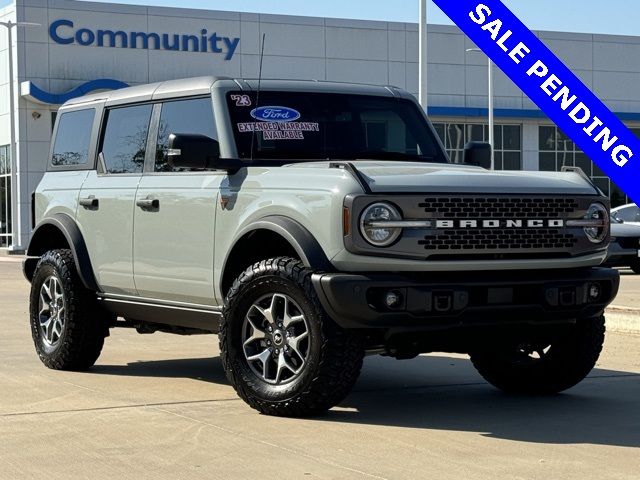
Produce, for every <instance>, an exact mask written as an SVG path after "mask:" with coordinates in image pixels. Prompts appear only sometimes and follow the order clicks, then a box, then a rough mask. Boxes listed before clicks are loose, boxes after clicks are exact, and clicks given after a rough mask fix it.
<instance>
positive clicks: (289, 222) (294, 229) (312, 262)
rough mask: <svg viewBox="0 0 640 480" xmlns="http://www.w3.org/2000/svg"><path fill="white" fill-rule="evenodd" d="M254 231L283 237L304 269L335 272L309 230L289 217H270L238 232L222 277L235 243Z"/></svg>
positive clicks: (223, 270)
mask: <svg viewBox="0 0 640 480" xmlns="http://www.w3.org/2000/svg"><path fill="white" fill-rule="evenodd" d="M256 230H269V231H272V232H274V233H277V234H278V235H280V236H281V237H283V238H284V239H285V240H286V241H287V242H289V244H290V245H291V246H292V247H293V249H294V250H295V251H296V253H297V254H298V256H299V257H300V260H302V263H304V265H305V266H306V267H309V268H311V269H313V270H315V271H317V272H333V271H334V270H335V268H334V267H333V265H332V264H331V262H330V261H329V259H328V258H327V255H326V254H325V253H324V250H322V247H321V246H320V244H319V243H318V241H317V240H316V239H315V237H314V236H313V235H312V234H311V232H309V230H307V229H306V228H305V227H304V226H303V225H301V224H300V223H299V222H297V221H295V220H293V219H291V218H289V217H285V216H280V215H271V216H268V217H263V218H261V219H259V220H257V221H255V222H252V223H250V224H249V225H247V226H245V227H244V228H243V229H242V230H240V232H239V233H238V234H237V235H236V237H235V239H234V241H233V243H232V244H231V247H230V248H229V253H227V256H226V258H225V260H224V264H223V267H222V272H223V273H222V274H223V275H224V272H225V271H226V268H227V265H228V263H229V257H230V254H231V252H232V251H233V249H234V248H235V246H236V245H237V243H238V242H239V241H240V240H241V239H242V238H244V236H245V235H247V234H248V233H251V232H253V231H256Z"/></svg>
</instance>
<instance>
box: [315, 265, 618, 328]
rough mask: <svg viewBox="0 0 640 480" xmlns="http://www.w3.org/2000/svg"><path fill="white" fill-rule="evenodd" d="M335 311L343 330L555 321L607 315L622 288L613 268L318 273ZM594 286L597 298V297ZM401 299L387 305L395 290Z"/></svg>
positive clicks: (325, 299) (321, 291) (318, 284)
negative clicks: (386, 298) (595, 290)
mask: <svg viewBox="0 0 640 480" xmlns="http://www.w3.org/2000/svg"><path fill="white" fill-rule="evenodd" d="M313 284H314V287H315V289H316V292H317V293H318V296H319V297H320V301H321V303H322V305H323V307H324V308H325V310H326V311H327V313H328V314H329V315H330V316H331V318H333V319H334V320H335V321H336V322H337V323H338V324H339V325H340V326H342V327H343V328H375V329H393V328H403V329H406V328H416V329H420V330H421V329H446V328H451V327H458V326H478V325H500V324H516V323H527V324H537V323H540V324H542V323H554V322H561V321H566V320H574V319H579V318H588V317H593V316H596V315H600V314H601V313H602V312H603V311H604V309H605V308H606V306H607V305H609V303H611V301H613V299H614V298H615V296H616V295H617V293H618V287H619V284H620V276H619V274H618V272H617V271H615V270H612V269H609V268H587V269H576V270H569V271H567V270H544V271H530V270H527V271H518V272H509V271H503V272H459V273H449V274H445V273H428V274H411V273H406V274H392V273H389V274H387V273H370V274H347V273H326V274H316V275H314V277H313ZM593 285H597V286H598V287H599V290H600V293H599V295H598V297H597V298H590V297H589V291H590V290H591V287H592V286H593ZM390 290H392V291H394V292H395V293H396V294H397V295H398V296H399V297H400V298H401V302H400V304H399V305H398V306H396V307H394V308H389V307H387V306H386V305H385V303H384V296H385V294H386V293H387V292H388V291H390Z"/></svg>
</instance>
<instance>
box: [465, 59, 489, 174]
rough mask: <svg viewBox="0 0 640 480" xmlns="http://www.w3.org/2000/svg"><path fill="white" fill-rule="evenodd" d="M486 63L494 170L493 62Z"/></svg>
mask: <svg viewBox="0 0 640 480" xmlns="http://www.w3.org/2000/svg"><path fill="white" fill-rule="evenodd" d="M467 52H480V53H482V50H480V49H479V48H467ZM487 63H488V65H489V73H488V76H487V83H488V84H489V92H488V96H489V144H490V145H491V170H495V165H496V164H495V152H494V145H495V143H494V131H493V130H494V126H495V121H494V118H493V62H492V61H491V58H489V57H487Z"/></svg>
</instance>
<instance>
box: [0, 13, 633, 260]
mask: <svg viewBox="0 0 640 480" xmlns="http://www.w3.org/2000/svg"><path fill="white" fill-rule="evenodd" d="M0 22H2V25H0V249H5V250H17V249H18V247H24V246H25V245H26V244H27V243H28V239H29V235H30V232H31V222H30V198H31V192H33V190H34V189H35V188H36V186H37V184H38V182H39V180H40V178H41V177H42V175H43V173H44V171H45V168H46V159H47V155H48V152H49V141H50V135H51V131H52V126H53V122H54V121H55V116H56V111H57V108H58V107H59V106H60V104H61V103H63V102H64V101H66V100H67V99H69V98H73V97H75V96H79V95H82V94H83V93H87V92H89V91H95V90H105V89H112V88H120V87H122V86H126V85H137V84H143V83H149V82H157V81H161V80H169V79H175V78H182V77H191V76H199V75H216V76H227V77H245V78H256V77H258V72H259V65H260V42H261V38H262V35H263V34H266V42H265V48H264V64H263V77H264V78H293V79H317V80H332V81H341V82H360V83H374V84H382V85H395V86H398V87H401V88H404V89H406V90H408V91H409V92H411V93H413V94H417V91H418V25H417V24H415V23H396V22H376V21H360V20H347V19H335V18H312V17H294V16H282V15H263V14H254V13H240V12H222V11H207V10H188V9H179V8H160V7H147V6H130V5H119V4H110V3H93V2H82V1H72V0H16V2H15V3H12V4H9V5H7V6H5V7H4V8H1V9H0ZM8 22H11V23H15V22H19V23H27V24H30V25H24V24H23V25H19V26H13V27H11V28H10V27H9V25H8ZM34 24H35V25H34ZM9 30H11V35H12V42H11V45H9V43H8V40H9ZM538 35H539V37H540V39H541V40H543V41H544V42H545V43H546V44H547V45H548V46H549V47H550V48H551V49H552V50H553V51H554V52H555V53H556V54H558V55H559V56H560V58H561V59H563V60H564V61H565V62H566V63H567V64H568V66H569V67H570V68H571V69H572V70H573V71H574V72H575V73H576V74H577V75H578V76H579V77H580V78H581V79H582V80H583V81H584V82H585V83H586V85H587V86H589V87H590V88H591V89H592V90H593V91H594V93H595V94H596V95H597V96H598V97H599V98H600V99H602V100H603V101H604V103H605V104H606V105H607V106H608V107H609V108H610V109H612V110H613V111H614V112H615V113H616V114H617V115H618V116H619V118H621V119H622V120H623V121H624V122H625V123H626V124H627V125H628V126H630V127H631V128H634V129H636V130H635V131H636V133H637V134H638V135H639V136H640V88H639V85H640V37H621V36H611V35H590V34H576V33H564V32H539V33H538ZM472 48H474V45H473V44H472V43H471V42H470V41H469V40H468V39H467V38H466V37H465V36H464V35H463V34H462V33H461V32H460V30H459V29H457V28H456V27H453V26H442V25H430V26H429V33H428V59H429V62H428V105H429V108H428V110H429V114H430V116H431V118H432V120H433V122H434V123H435V125H436V129H437V131H438V133H439V134H440V136H441V137H442V140H443V141H444V143H445V145H446V147H447V149H448V151H449V153H450V155H451V158H452V160H453V161H457V162H459V161H461V155H462V151H463V147H464V144H465V143H466V142H467V141H469V140H488V126H487V115H488V109H487V104H488V95H487V90H488V84H487V77H488V75H487V58H486V57H485V56H484V55H483V54H482V53H480V52H477V51H473V50H471V51H468V50H469V49H472ZM10 59H11V62H10ZM494 76H495V95H494V97H495V109H496V110H495V115H496V127H495V129H496V131H495V150H496V168H498V169H515V170H554V171H555V170H560V169H561V168H562V167H563V166H564V165H570V166H571V165H577V166H579V167H581V168H582V169H583V170H584V171H585V172H587V174H589V175H590V176H591V177H592V178H593V179H594V181H595V183H596V184H597V185H599V186H600V187H601V188H602V189H603V190H604V191H605V192H607V193H608V194H609V195H610V196H611V198H612V200H613V202H614V203H615V204H620V203H623V202H626V201H627V198H626V197H625V195H624V194H623V193H621V192H620V191H619V190H618V189H617V188H616V187H615V186H614V185H613V184H611V182H610V180H609V179H608V178H607V177H606V176H605V175H604V174H603V173H602V172H601V171H600V170H599V169H598V168H597V167H596V166H594V165H593V164H592V163H591V161H590V160H589V159H588V158H587V157H586V156H585V155H584V154H583V153H582V152H581V151H580V150H579V149H577V148H576V147H575V145H574V144H573V142H572V141H571V140H569V139H568V138H567V137H566V136H565V135H564V134H563V133H562V132H561V131H559V130H558V129H557V128H556V127H555V126H554V125H553V123H552V122H550V121H549V119H548V118H547V117H546V116H545V115H544V114H543V113H542V112H541V111H540V110H539V109H538V108H537V107H536V105H535V104H533V103H532V102H531V101H530V100H529V99H528V98H527V97H526V96H525V95H524V94H523V93H522V91H521V90H520V89H519V88H518V87H516V86H515V85H514V84H513V83H512V82H511V81H510V80H509V79H508V78H507V77H506V76H504V75H503V74H502V72H500V71H498V69H496V71H495V75H494ZM11 87H13V88H11ZM11 93H12V94H11ZM20 232H21V234H20Z"/></svg>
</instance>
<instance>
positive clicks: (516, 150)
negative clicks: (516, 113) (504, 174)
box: [433, 122, 522, 170]
mask: <svg viewBox="0 0 640 480" xmlns="http://www.w3.org/2000/svg"><path fill="white" fill-rule="evenodd" d="M433 126H434V128H435V129H436V132H437V133H438V135H439V136H440V139H441V140H442V143H443V144H444V146H445V148H446V149H447V153H448V154H449V158H450V159H451V161H452V162H453V163H463V161H464V146H465V145H466V144H467V143H468V142H472V141H477V142H488V141H489V126H488V125H486V124H480V123H440V122H438V123H434V125H433ZM494 128H495V129H494V143H495V147H494V148H495V155H494V156H495V168H496V170H522V126H521V125H495V127H494Z"/></svg>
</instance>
